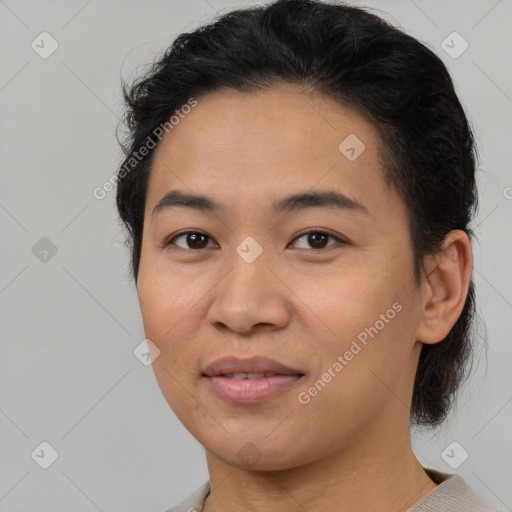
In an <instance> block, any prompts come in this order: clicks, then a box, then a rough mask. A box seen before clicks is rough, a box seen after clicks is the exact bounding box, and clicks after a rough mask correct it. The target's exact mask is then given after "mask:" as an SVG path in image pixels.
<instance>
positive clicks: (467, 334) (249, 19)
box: [117, 0, 478, 426]
mask: <svg viewBox="0 0 512 512" xmlns="http://www.w3.org/2000/svg"><path fill="white" fill-rule="evenodd" d="M280 83H285V84H290V85H293V86H298V87H300V88H302V89H304V90H305V91H312V92H313V91H314V92H320V93H323V94H325V95H326V96H327V97H329V98H333V99H335V100H337V101H339V103H340V104H343V105H344V106H349V107H350V108H353V109H355V110H356V111H358V112H359V113H360V114H362V115H363V116H365V117H366V118H367V119H368V120H370V121H371V122H372V124H373V125H374V126H375V127H376V128H377V130H378V132H379V134H380V136H381V139H382V146H383V153H382V163H383V166H384V169H385V176H384V179H385V181H386V183H387V185H388V186H390V187H392V188H393V189H394V190H396V191H397V192H398V193H399V195H400V197H402V198H403V200H404V202H405V205H406V207H407V211H408V214H409V223H410V224H409V225H410V235H411V240H412V246H413V257H414V261H413V263H414V265H413V266H414V279H415V283H416V285H419V283H420V279H421V275H422V272H424V271H425V268H424V262H425V256H426V255H429V254H430V255H434V254H436V252H438V251H439V250H440V247H441V244H442V242H443V239H444V236H445V235H446V234H447V233H448V232H449V231H451V230H454V229H461V230H463V231H464V232H466V233H467V234H468V236H469V237H470V239H471V238H473V237H474V233H473V232H472V230H471V229H470V227H469V223H470V221H471V220H472V217H473V216H474V214H475V212H476V208H477V202H478V197H477V190H476V183H475V167H476V161H477V152H476V148H475V144H474V139H473V134H472V130H471V127H470V125H469V122H468V120H467V118H466V115H465V113H464V110H463V107H462V106H461V103H460V102H459V100H458V98H457V95H456V93H455V90H454V85H453V82H452V79H451V77H450V75H449V73H448V70H447V69H446V67H445V65H444V64H443V62H442V61H441V59H440V58H439V57H437V56H436V55H435V54H434V53H433V52H432V51H431V50H429V49H428V48H427V47H426V46H425V45H423V44H422V43H420V42H419V41H418V40H416V39H415V38H413V37H411V36H409V35H407V34H405V33H404V32H402V31H401V30H399V29H397V28H395V27H393V26H392V25H391V24H389V23H388V22H386V21H385V20H383V19H381V18H380V17H378V16H376V15H374V14H372V13H370V12H368V11H367V10H365V9H363V8H359V7H353V6H349V5H346V4H343V3H339V2H338V3H336V4H330V3H327V2H321V1H316V0H278V1H275V2H273V3H270V4H268V5H266V6H262V7H252V8H248V9H241V10H235V11H231V12H228V13H226V14H224V15H222V16H220V17H219V18H218V19H216V20H214V21H213V22H211V23H210V24H207V25H204V26H202V27H200V28H198V29H197V30H194V31H192V32H189V33H183V34H181V35H179V37H177V38H176V39H175V41H174V42H173V43H172V45H171V46H170V47H169V48H168V49H167V50H166V51H165V52H164V54H163V55H162V56H161V57H160V58H159V59H158V60H157V61H155V62H154V63H153V65H152V66H151V68H150V70H149V71H148V72H147V73H145V74H143V75H142V76H141V77H139V78H138V79H136V80H135V81H134V82H133V83H132V84H131V85H127V84H126V83H125V82H123V94H124V99H125V102H126V107H127V109H126V115H125V122H126V124H127V126H128V128H129V136H128V137H127V139H126V141H125V142H124V143H122V147H123V150H124V153H125V160H124V162H123V163H122V166H121V168H120V169H121V170H122V172H121V170H120V171H119V172H118V177H117V208H118V211H119V215H120V218H121V220H122V221H123V223H124V227H125V228H126V229H127V239H126V243H127V245H128V246H129V247H130V249H131V274H132V277H133V278H134V280H135V283H137V275H138V269H139V262H140V252H141V244H142V229H143V220H144V209H145V200H146V191H147V185H148V179H149V175H150V171H151V166H152V161H153V155H154V150H151V151H149V153H148V154H147V155H146V156H145V157H144V158H137V159H135V158H133V154H134V152H136V151H137V150H138V149H139V148H140V147H141V146H143V145H144V144H145V141H147V140H149V139H151V138H152V137H153V135H154V133H155V130H156V129H157V128H158V127H159V126H161V125H164V124H165V123H166V122H168V121H169V119H170V118H171V116H172V115H173V114H174V113H175V111H176V110H178V109H180V108H181V107H182V106H183V105H185V104H186V103H187V101H188V100H189V99H190V98H191V97H194V98H196V99H197V98H199V97H200V96H201V95H206V94H208V93H210V92H213V91H216V90H219V89H221V88H231V89H234V90H238V91H253V90H265V89H267V88H270V87H272V86H273V85H277V84H280ZM148 138H149V139H148ZM474 316H475V292H474V282H473V279H471V281H470V284H469V289H468V294H467V298H466V301H465V304H464V308H463V310H462V313H461V315H460V316H459V318H458V319H457V321H456V323H455V324H454V326H453V328H452V329H451V331H450V333H449V334H448V335H447V336H446V338H445V339H444V340H442V341H441V342H439V343H436V344H424V345H423V347H422V351H421V355H420V360H419V364H418V369H417V373H416V378H415V383H414V390H413V397H412V404H411V422H413V423H415V424H417V425H424V426H438V425H439V424H441V423H442V422H443V421H444V420H445V418H446V416H447V413H448V411H449V409H450V407H451V405H452V403H453V399H454V395H455V393H456V392H457V390H458V389H459V387H460V385H461V383H462V380H463V379H464V377H465V376H466V367H467V363H468V361H469V359H470V357H471V356H472V341H471V334H472V332H471V329H470V327H471V323H472V320H473V318H474Z"/></svg>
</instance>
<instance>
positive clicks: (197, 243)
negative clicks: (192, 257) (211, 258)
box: [165, 231, 211, 249]
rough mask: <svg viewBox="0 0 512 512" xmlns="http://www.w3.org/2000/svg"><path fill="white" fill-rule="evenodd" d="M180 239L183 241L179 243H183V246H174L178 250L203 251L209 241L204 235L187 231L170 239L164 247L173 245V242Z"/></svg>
mask: <svg viewBox="0 0 512 512" xmlns="http://www.w3.org/2000/svg"><path fill="white" fill-rule="evenodd" d="M180 239H182V240H184V242H181V243H182V244H183V243H184V245H180V244H174V245H177V246H178V247H179V248H180V249H204V248H205V247H206V246H207V245H208V240H211V238H210V237H209V236H208V235H205V234H204V233H200V232H198V231H187V232H185V233H181V234H179V235H176V236H175V237H173V238H171V239H170V240H169V241H168V242H167V243H166V244H165V245H166V246H169V245H173V242H174V241H176V240H180Z"/></svg>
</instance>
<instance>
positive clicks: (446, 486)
mask: <svg viewBox="0 0 512 512" xmlns="http://www.w3.org/2000/svg"><path fill="white" fill-rule="evenodd" d="M424 469H425V471H426V472H427V473H428V475H429V476H430V477H431V478H432V480H434V481H435V482H436V483H437V484H438V485H437V487H436V488H435V489H434V490H433V491H431V492H429V493H428V494H427V495H426V496H424V497H423V498H422V499H421V500H419V501H418V502H417V503H415V504H414V505H413V506H412V507H411V508H410V509H409V510H408V511H407V512H498V511H497V510H496V509H494V508H492V507H491V506H490V505H488V504H487V503H485V502H484V501H482V499H481V498H480V497H479V496H478V495H477V494H476V493H475V492H474V491H473V490H472V489H471V487H469V485H468V484H467V483H466V481H465V480H464V479H463V478H462V477H461V476H459V475H456V474H450V473H442V472H440V471H436V470H434V469H430V468H424Z"/></svg>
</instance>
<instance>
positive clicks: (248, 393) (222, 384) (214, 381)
mask: <svg viewBox="0 0 512 512" xmlns="http://www.w3.org/2000/svg"><path fill="white" fill-rule="evenodd" d="M243 373H263V374H265V373H268V374H274V375H272V376H267V377H258V378H254V379H253V378H251V379H249V378H246V377H247V376H246V377H245V378H240V375H239V376H237V378H235V377H234V375H235V374H243ZM202 376H203V377H204V378H205V379H206V380H207V382H208V384H209V386H210V389H211V391H212V392H213V393H214V394H215V395H216V396H217V397H219V398H221V399H222V400H225V401H227V402H229V403H232V404H239V405H243V404H254V403H258V402H262V401H264V400H267V399H269V398H271V397H273V396H275V395H277V394H279V393H282V392H284V391H286V390H288V389H290V388H291V387H294V386H295V385H297V383H298V382H300V381H302V380H303V378H304V376H305V375H304V373H303V372H302V371H301V370H299V369H294V368H290V367H288V366H286V365H284V364H283V363H280V362H278V361H275V360H274V359H269V358H268V357H262V356H257V357H251V358H249V359H240V358H238V357H235V356H229V357H224V358H222V359H217V360H216V361H214V362H213V363H211V364H209V365H208V366H207V367H206V368H205V370H204V371H203V374H202Z"/></svg>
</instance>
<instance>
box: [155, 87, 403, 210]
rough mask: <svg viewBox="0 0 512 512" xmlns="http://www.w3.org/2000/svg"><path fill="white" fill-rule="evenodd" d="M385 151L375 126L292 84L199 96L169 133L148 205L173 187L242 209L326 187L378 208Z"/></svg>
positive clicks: (162, 145)
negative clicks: (286, 194)
mask: <svg viewBox="0 0 512 512" xmlns="http://www.w3.org/2000/svg"><path fill="white" fill-rule="evenodd" d="M340 145H341V146H340ZM347 149H348V150H349V152H348V153H347ZM381 149H382V148H381V140H380V137H379V135H378V132H377V130H376V129H375V127H374V126H372V124H371V123H369V122H368V121H367V120H366V119H365V118H363V117H362V116H361V115H359V114H358V113H357V112H355V111H354V110H352V109H349V108H347V107H342V106H341V105H340V104H339V103H337V102H335V101H333V100H331V99H330V98H328V97H326V96H324V95H320V94H309V93H305V92H301V91H299V89H298V88H295V87H292V86H287V85H283V86H278V87H274V88H272V89H267V90H263V91H257V92H250V93H248V92H240V91H235V90H232V89H223V90H220V91H215V92H213V93H209V94H207V95H205V96H203V97H200V98H198V99H197V106H195V107H194V108H193V109H191V111H190V113H188V114H186V115H184V116H182V117H181V118H180V121H179V123H178V124H176V125H174V126H173V128H172V129H171V130H170V131H169V132H168V133H165V134H164V136H163V138H162V140H161V142H160V143H159V144H158V146H157V148H156V153H155V158H154V161H153V168H152V171H151V178H150V182H149V187H148V201H147V207H148V208H150V207H151V208H152V207H154V205H155V204H156V202H157V201H158V200H159V199H160V197H161V196H162V195H163V193H165V192H166V191H167V190H170V189H172V188H180V189H184V188H185V189H189V191H193V192H197V193H202V194H207V195H214V196H219V197H220V196H221V197H224V198H225V199H226V202H228V203H230V204H237V203H238V204H240V206H242V203H243V201H244V199H243V198H244V197H246V198H249V197H250V198H251V199H253V200H256V201H258V200H264V198H269V197H270V196H271V195H276V194H278V191H283V190H285V189H286V190H288V191H289V190H290V189H292V188H296V189H300V190H303V189H310V188H314V187H315V186H320V185H321V186H322V187H323V188H333V187H334V188H336V189H338V190H340V191H341V192H344V193H346V194H347V195H349V196H351V197H357V198H358V199H359V200H360V202H362V203H365V204H368V205H369V206H370V208H371V207H372V204H373V205H375V206H377V207H378V206H379V205H378V203H379V201H380V202H382V201H385V199H386V198H385V197H380V198H379V197H378V196H379V195H380V196H383V194H384V195H385V194H386V193H388V195H389V191H387V190H386V187H385V184H384V180H383V172H384V171H383V168H382V165H381V160H380V154H381ZM351 150H353V151H352V152H350V151H351ZM359 153H360V154H359ZM354 154H355V156H356V158H353V157H354ZM349 157H350V158H349ZM278 195H283V194H281V193H279V194H278ZM388 199H389V198H388ZM393 200H396V198H393ZM260 202H261V201H260ZM380 206H384V205H380Z"/></svg>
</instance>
